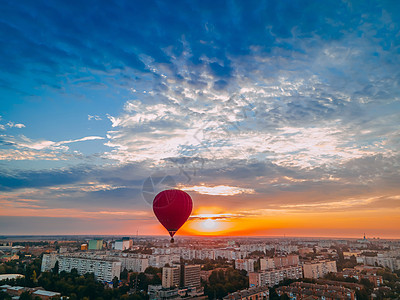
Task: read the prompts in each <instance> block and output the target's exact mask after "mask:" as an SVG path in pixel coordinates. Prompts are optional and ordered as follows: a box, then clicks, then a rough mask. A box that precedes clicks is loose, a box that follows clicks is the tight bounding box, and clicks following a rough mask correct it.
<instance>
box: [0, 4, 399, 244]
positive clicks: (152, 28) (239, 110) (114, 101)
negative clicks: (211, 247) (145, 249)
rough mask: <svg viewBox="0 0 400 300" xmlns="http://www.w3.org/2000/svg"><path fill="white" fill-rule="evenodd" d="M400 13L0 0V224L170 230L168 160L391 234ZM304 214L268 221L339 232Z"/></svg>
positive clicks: (198, 179)
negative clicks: (163, 200)
mask: <svg viewBox="0 0 400 300" xmlns="http://www.w3.org/2000/svg"><path fill="white" fill-rule="evenodd" d="M399 27H400V3H399V2H398V1H323V2H322V1H277V0H275V1H103V2H102V1H2V3H1V4H0V43H1V46H0V116H1V119H0V190H1V191H2V192H1V198H0V212H1V211H2V212H1V217H0V228H1V229H0V234H1V233H2V234H24V233H38V234H39V233H73V232H77V233H118V232H121V230H122V231H123V232H121V233H124V234H129V233H130V232H133V233H136V230H137V228H142V229H141V230H142V232H143V233H153V232H156V231H157V229H155V228H156V227H154V226H155V225H154V223H155V219H154V216H153V215H152V211H151V207H150V206H149V205H148V203H147V202H146V201H145V200H144V199H143V196H142V191H143V183H144V182H145V180H146V178H149V177H152V176H153V177H154V178H159V177H160V178H162V177H164V176H171V178H173V182H174V184H175V187H179V188H183V189H186V190H187V191H189V192H190V193H191V195H192V197H193V199H194V201H195V208H196V207H197V208H200V207H215V206H216V207H217V208H218V209H217V211H218V212H219V213H222V214H224V213H232V216H233V217H234V218H237V219H240V218H242V217H243V218H244V216H249V215H251V216H255V217H265V218H268V217H269V216H270V215H274V217H276V218H278V219H279V216H292V215H293V216H296V218H300V216H303V218H305V219H306V218H307V216H308V214H309V213H310V212H311V211H312V212H315V213H318V216H317V217H319V218H320V219H321V220H322V219H323V218H324V216H326V217H332V218H333V216H334V214H336V213H338V214H340V213H341V212H343V214H347V213H351V214H353V216H354V218H353V219H352V218H351V217H350V216H349V217H348V219H346V221H343V222H346V223H348V224H349V225H348V227H345V228H343V229H342V231H341V232H342V233H343V232H344V234H345V232H346V230H348V232H349V235H351V234H354V235H358V234H361V233H363V232H364V231H367V232H368V230H370V234H371V235H379V234H381V235H386V236H393V233H392V232H396V230H397V232H398V229H399V228H398V225H397V227H395V225H391V223H390V222H393V221H400V220H399V219H398V217H397V219H396V217H395V214H397V216H398V215H399V212H400V211H399V208H400V205H399V199H400V190H399V187H398V182H400V174H399V171H398V170H399V167H398V166H399V163H400V160H399V149H400V145H399V136H400V130H399V123H400V102H399V97H400V71H399V70H400V64H399V61H400V59H399V58H400V55H399V54H400V53H399V52H400V47H399V46H400V36H399V32H400V28H399ZM160 172H163V173H160ZM160 174H161V175H160ZM160 188H161V187H157V188H156V189H160ZM216 203H217V204H216ZM372 215H375V216H378V217H379V218H381V219H382V220H384V219H386V220H387V221H386V222H385V221H383V222H382V224H381V225H380V226H378V227H377V228H376V229H374V227H373V226H372V225H371V219H370V216H372ZM317 217H316V218H317ZM29 218H33V219H32V221H31V222H28V221H27V220H30V219H29ZM355 218H361V219H362V221H359V223H358V224H359V225H355V224H357V221H356V219H355ZM22 219H24V222H21V220H22ZM68 220H70V224H74V225H73V226H72V225H71V226H72V227H71V228H69V227H68V226H66V225H65V223H68ZM26 224H30V225H26ZM35 224H36V225H35ZM77 224H78V225H79V224H81V225H79V226H78V225H77ZM362 224H364V225H362ZM397 224H400V222H398V223H397ZM368 226H370V228H369V227H368ZM278 227H279V226H278ZM303 227H304V228H306V229H307V230H308V231H307V232H306V231H304V232H302V231H299V230H298V231H296V228H289V229H288V228H287V229H282V230H281V231H279V228H278V229H276V230H275V231H268V230H267V229H266V230H265V232H263V233H262V234H281V233H282V232H284V231H285V230H286V231H288V232H292V233H293V234H299V235H301V234H310V233H309V232H312V230H316V231H315V232H319V233H320V234H332V233H331V231H329V230H332V228H331V227H329V226H327V228H326V232H325V233H324V230H323V228H322V227H324V226H322V227H321V228H322V229H321V228H315V224H314V223H313V224H311V223H310V224H307V223H306V222H305V223H304V224H303ZM328 227H329V228H328ZM365 227H367V228H365ZM121 228H123V229H121ZM324 228H325V227H324ZM333 229H334V228H333ZM318 230H319V231H318ZM72 231H73V232H72Z"/></svg>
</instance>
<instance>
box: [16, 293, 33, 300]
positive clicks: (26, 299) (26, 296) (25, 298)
mask: <svg viewBox="0 0 400 300" xmlns="http://www.w3.org/2000/svg"><path fill="white" fill-rule="evenodd" d="M19 299H20V300H33V298H32V296H31V294H30V293H29V292H23V293H22V294H21V295H20V296H19Z"/></svg>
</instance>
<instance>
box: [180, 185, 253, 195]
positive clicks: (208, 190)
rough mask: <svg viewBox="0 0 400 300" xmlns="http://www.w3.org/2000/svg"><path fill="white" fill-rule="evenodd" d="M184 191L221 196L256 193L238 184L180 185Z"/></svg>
mask: <svg viewBox="0 0 400 300" xmlns="http://www.w3.org/2000/svg"><path fill="white" fill-rule="evenodd" d="M179 188H180V189H182V190H184V191H195V192H197V193H199V194H203V195H219V196H233V195H239V194H254V193H255V191H254V190H253V189H246V188H241V187H236V186H226V185H218V186H204V185H202V186H179Z"/></svg>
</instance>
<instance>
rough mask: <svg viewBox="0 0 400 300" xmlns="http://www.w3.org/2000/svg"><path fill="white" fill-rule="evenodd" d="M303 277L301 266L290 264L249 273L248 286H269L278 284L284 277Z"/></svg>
mask: <svg viewBox="0 0 400 300" xmlns="http://www.w3.org/2000/svg"><path fill="white" fill-rule="evenodd" d="M299 278H303V270H302V268H301V266H291V267H285V268H281V269H273V270H265V271H260V272H252V273H249V286H250V287H254V286H269V287H272V286H274V285H276V284H279V283H280V282H281V281H283V280H284V279H299Z"/></svg>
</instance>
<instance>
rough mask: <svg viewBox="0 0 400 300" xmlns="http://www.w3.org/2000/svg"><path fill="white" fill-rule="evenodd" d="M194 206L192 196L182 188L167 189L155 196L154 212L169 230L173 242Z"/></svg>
mask: <svg viewBox="0 0 400 300" xmlns="http://www.w3.org/2000/svg"><path fill="white" fill-rule="evenodd" d="M192 207H193V202H192V198H190V196H189V194H188V193H186V192H184V191H181V190H165V191H162V192H160V193H158V194H157V195H156V197H155V198H154V201H153V211H154V214H155V215H156V217H157V219H158V221H160V223H161V224H162V225H163V226H164V227H165V228H166V229H167V230H168V232H169V235H170V236H171V243H173V242H174V239H173V237H174V234H175V233H176V232H177V231H178V229H179V228H181V227H182V225H183V224H185V222H186V220H187V219H188V218H189V216H190V214H191V212H192Z"/></svg>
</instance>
